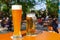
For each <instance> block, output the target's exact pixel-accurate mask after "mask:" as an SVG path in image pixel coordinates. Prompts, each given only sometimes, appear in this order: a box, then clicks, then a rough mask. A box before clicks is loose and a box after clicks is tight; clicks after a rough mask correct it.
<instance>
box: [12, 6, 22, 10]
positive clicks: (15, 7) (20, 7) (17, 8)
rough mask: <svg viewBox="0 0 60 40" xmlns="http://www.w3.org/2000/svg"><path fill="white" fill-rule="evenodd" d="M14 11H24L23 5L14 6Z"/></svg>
mask: <svg viewBox="0 0 60 40" xmlns="http://www.w3.org/2000/svg"><path fill="white" fill-rule="evenodd" d="M12 10H22V5H12Z"/></svg>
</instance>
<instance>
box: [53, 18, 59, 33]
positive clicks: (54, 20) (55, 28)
mask: <svg viewBox="0 0 60 40" xmlns="http://www.w3.org/2000/svg"><path fill="white" fill-rule="evenodd" d="M52 27H53V30H54V31H55V32H57V33H59V32H58V29H57V28H58V20H57V19H56V18H54V19H53V21H52Z"/></svg>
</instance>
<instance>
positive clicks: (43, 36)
mask: <svg viewBox="0 0 60 40" xmlns="http://www.w3.org/2000/svg"><path fill="white" fill-rule="evenodd" d="M25 32H26V31H23V32H22V34H23V33H25ZM12 34H13V33H12V32H9V33H6V34H0V40H12V39H11V36H12ZM19 40H20V39H19ZM22 40H60V34H57V33H55V32H46V31H43V33H39V34H37V36H24V37H23V38H22Z"/></svg>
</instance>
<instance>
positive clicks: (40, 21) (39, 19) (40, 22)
mask: <svg viewBox="0 0 60 40" xmlns="http://www.w3.org/2000/svg"><path fill="white" fill-rule="evenodd" d="M37 21H38V24H40V25H42V19H41V17H39V18H38V20H37Z"/></svg>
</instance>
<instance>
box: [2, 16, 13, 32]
mask: <svg viewBox="0 0 60 40" xmlns="http://www.w3.org/2000/svg"><path fill="white" fill-rule="evenodd" d="M2 27H3V28H8V31H11V28H12V25H11V20H10V19H9V18H8V17H6V18H4V19H3V21H2Z"/></svg>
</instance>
